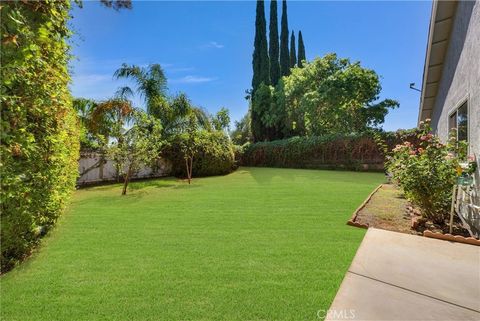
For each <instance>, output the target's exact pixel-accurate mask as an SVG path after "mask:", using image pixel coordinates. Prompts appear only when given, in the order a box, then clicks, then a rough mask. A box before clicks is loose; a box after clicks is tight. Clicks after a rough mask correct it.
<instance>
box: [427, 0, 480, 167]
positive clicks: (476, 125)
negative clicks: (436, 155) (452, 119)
mask: <svg viewBox="0 0 480 321" xmlns="http://www.w3.org/2000/svg"><path fill="white" fill-rule="evenodd" d="M465 100H467V101H468V108H469V115H468V116H469V120H468V121H469V123H468V128H469V133H468V135H469V153H470V155H472V154H474V155H475V156H476V158H477V160H479V158H480V2H479V1H460V2H458V6H457V11H456V14H455V20H454V24H453V27H452V31H451V35H450V43H449V46H448V50H447V53H446V56H445V60H444V66H443V72H442V78H441V81H440V84H439V90H438V94H437V98H436V101H435V107H434V109H433V114H432V127H433V129H434V130H435V132H436V133H437V134H438V136H439V137H440V139H441V140H442V141H446V140H447V139H448V118H449V115H450V114H451V113H452V112H453V111H454V110H455V109H456V108H458V107H459V106H460V105H461V104H462V103H463V102H465Z"/></svg>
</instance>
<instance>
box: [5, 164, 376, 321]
mask: <svg viewBox="0 0 480 321" xmlns="http://www.w3.org/2000/svg"><path fill="white" fill-rule="evenodd" d="M382 181H383V177H382V175H381V174H378V173H357V172H343V171H316V170H295V169H269V168H240V169H239V170H237V171H236V172H234V173H232V174H230V175H227V176H222V177H211V178H199V179H194V180H193V183H192V185H191V186H189V185H188V184H187V183H185V182H183V181H177V180H176V179H173V178H172V179H160V180H151V181H143V182H134V183H132V185H131V187H132V188H131V190H130V191H129V195H127V196H121V195H120V192H121V187H120V185H109V186H102V187H94V188H88V189H83V190H79V191H77V192H76V193H75V195H74V198H73V202H72V204H71V206H70V207H69V210H68V211H67V213H65V215H64V216H63V217H62V219H61V220H60V221H59V223H58V226H57V227H56V228H55V230H54V231H53V232H52V233H50V235H49V236H48V237H47V238H46V239H45V240H44V242H43V244H42V246H41V247H40V249H39V250H38V251H37V253H35V254H34V255H33V256H32V257H30V258H29V259H28V260H27V261H26V262H24V263H23V264H22V265H21V266H19V267H17V268H16V269H14V270H13V271H11V272H9V273H7V274H6V275H4V276H3V277H1V280H0V282H1V318H2V320H21V321H27V320H36V321H38V320H48V321H51V320H62V321H65V320H76V321H79V320H89V321H90V320H169V321H173V320H242V321H245V320H318V317H317V311H318V310H322V309H323V310H325V309H328V307H329V305H330V303H331V302H332V300H333V298H334V296H335V294H336V291H337V289H338V287H339V286H340V283H341V281H342V278H343V276H344V274H345V272H346V270H347V269H348V267H349V265H350V263H351V260H352V259H353V256H354V254H355V251H356V250H357V248H358V246H359V244H360V242H361V240H362V237H363V235H364V233H365V231H364V230H362V229H357V228H352V227H348V226H347V225H346V224H345V223H346V221H347V220H348V218H349V217H350V216H351V214H352V212H353V211H354V210H355V208H356V207H357V206H358V205H360V203H361V202H362V201H363V200H364V199H365V198H366V197H367V195H368V194H369V193H370V192H371V191H372V190H373V189H374V188H375V187H376V186H377V185H378V184H379V183H381V182H382Z"/></svg>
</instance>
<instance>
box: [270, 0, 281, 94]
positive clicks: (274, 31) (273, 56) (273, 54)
mask: <svg viewBox="0 0 480 321" xmlns="http://www.w3.org/2000/svg"><path fill="white" fill-rule="evenodd" d="M269 40H270V46H269V48H268V50H269V52H268V53H269V54H270V80H271V82H272V85H274V86H275V85H276V84H277V83H278V80H279V79H280V61H279V60H278V59H279V57H278V55H279V48H278V18H277V0H271V1H270V34H269Z"/></svg>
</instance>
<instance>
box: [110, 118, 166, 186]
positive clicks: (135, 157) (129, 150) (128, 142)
mask: <svg viewBox="0 0 480 321" xmlns="http://www.w3.org/2000/svg"><path fill="white" fill-rule="evenodd" d="M161 133H162V125H161V123H160V121H159V120H157V119H155V118H154V117H152V116H149V115H147V114H145V113H144V112H140V111H136V112H134V113H133V126H132V127H131V128H130V129H129V130H127V131H126V132H125V133H124V134H123V135H122V140H121V141H117V142H116V143H114V144H113V145H111V146H110V148H109V149H108V153H109V155H110V156H111V157H112V158H113V159H115V160H116V161H117V163H118V168H119V169H120V173H121V175H123V178H124V184H123V190H122V195H126V194H127V187H128V183H129V182H130V180H131V178H132V176H133V175H134V174H136V173H137V172H138V171H139V170H140V168H141V167H142V166H144V165H148V164H151V163H152V162H153V161H155V160H156V159H157V158H158V155H159V153H160V148H161V147H162V145H163V140H162V134H161Z"/></svg>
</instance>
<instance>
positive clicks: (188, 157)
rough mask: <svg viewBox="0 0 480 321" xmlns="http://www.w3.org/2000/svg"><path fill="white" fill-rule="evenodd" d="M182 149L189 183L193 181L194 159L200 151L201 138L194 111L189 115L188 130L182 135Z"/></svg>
mask: <svg viewBox="0 0 480 321" xmlns="http://www.w3.org/2000/svg"><path fill="white" fill-rule="evenodd" d="M180 137H181V139H180V149H181V150H182V153H183V158H184V160H185V170H186V172H187V179H188V184H190V183H191V182H192V173H193V159H194V158H195V155H196V154H197V152H198V149H199V145H200V140H199V131H198V123H197V120H196V117H195V115H194V114H193V113H191V114H190V115H189V116H188V127H187V130H186V132H184V133H182V134H181V135H180Z"/></svg>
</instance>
